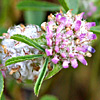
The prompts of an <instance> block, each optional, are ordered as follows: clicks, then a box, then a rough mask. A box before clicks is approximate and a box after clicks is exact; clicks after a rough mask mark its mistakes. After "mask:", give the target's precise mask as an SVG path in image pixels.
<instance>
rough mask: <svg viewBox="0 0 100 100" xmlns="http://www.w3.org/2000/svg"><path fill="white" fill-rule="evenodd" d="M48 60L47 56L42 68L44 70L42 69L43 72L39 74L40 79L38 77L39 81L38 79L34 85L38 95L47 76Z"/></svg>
mask: <svg viewBox="0 0 100 100" xmlns="http://www.w3.org/2000/svg"><path fill="white" fill-rule="evenodd" d="M48 61H49V59H48V58H46V60H45V63H44V65H43V68H42V70H41V72H40V74H39V77H38V79H37V81H36V83H35V86H34V93H35V94H36V95H37V96H38V94H39V90H40V87H41V85H42V82H43V79H44V77H45V75H46V71H47V66H48Z"/></svg>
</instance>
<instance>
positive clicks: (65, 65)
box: [62, 60, 69, 68]
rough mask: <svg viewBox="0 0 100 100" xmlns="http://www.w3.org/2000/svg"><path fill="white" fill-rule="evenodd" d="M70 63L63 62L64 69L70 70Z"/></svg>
mask: <svg viewBox="0 0 100 100" xmlns="http://www.w3.org/2000/svg"><path fill="white" fill-rule="evenodd" d="M68 64H69V62H68V61H67V60H65V61H64V62H63V65H62V66H63V68H68V67H69V65H68Z"/></svg>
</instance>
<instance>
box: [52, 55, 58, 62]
mask: <svg viewBox="0 0 100 100" xmlns="http://www.w3.org/2000/svg"><path fill="white" fill-rule="evenodd" d="M58 61H59V59H58V58H57V56H54V58H53V59H52V62H53V63H54V64H57V63H58Z"/></svg>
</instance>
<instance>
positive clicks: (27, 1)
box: [17, 0, 61, 11]
mask: <svg viewBox="0 0 100 100" xmlns="http://www.w3.org/2000/svg"><path fill="white" fill-rule="evenodd" d="M60 7H61V6H60V5H57V4H54V3H50V2H46V1H32V0H24V1H20V2H19V3H18V5H17V8H18V9H20V10H34V11H57V10H60Z"/></svg>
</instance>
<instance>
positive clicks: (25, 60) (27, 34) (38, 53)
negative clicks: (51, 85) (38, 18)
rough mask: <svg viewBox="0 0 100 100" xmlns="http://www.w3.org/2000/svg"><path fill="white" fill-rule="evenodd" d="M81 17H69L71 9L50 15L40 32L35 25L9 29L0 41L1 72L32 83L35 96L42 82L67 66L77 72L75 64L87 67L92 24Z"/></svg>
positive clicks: (94, 35)
mask: <svg viewBox="0 0 100 100" xmlns="http://www.w3.org/2000/svg"><path fill="white" fill-rule="evenodd" d="M64 8H66V7H65V6H64ZM69 9H70V7H69ZM65 10H66V9H65ZM73 11H74V10H73ZM83 15H84V12H82V13H80V14H73V13H72V9H70V10H68V11H67V12H66V13H63V11H62V10H60V12H57V13H56V14H54V15H53V14H50V15H49V16H48V22H43V23H42V24H41V29H40V28H39V26H37V25H27V26H24V25H22V24H20V25H17V26H14V27H11V28H9V29H8V32H7V33H3V36H1V37H0V38H1V39H2V42H1V47H0V48H1V50H0V51H1V52H2V57H1V59H2V66H4V68H3V67H1V70H3V69H4V70H5V71H6V73H9V74H10V75H13V77H14V78H15V79H17V80H18V81H19V82H24V81H26V80H32V81H33V82H34V83H35V85H34V92H35V94H36V95H38V93H39V90H40V87H41V84H42V82H43V80H44V79H45V80H46V79H49V78H51V77H52V76H53V75H55V74H56V73H57V72H59V71H60V70H61V69H62V68H69V66H70V65H71V66H72V67H73V68H77V67H78V60H79V61H80V62H81V63H83V64H84V65H87V61H86V60H85V57H91V56H92V53H95V49H94V48H93V47H92V46H91V43H92V40H95V39H97V36H96V34H94V33H93V31H91V30H90V29H91V27H94V26H95V25H96V24H95V22H87V21H86V20H84V19H83Z"/></svg>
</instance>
